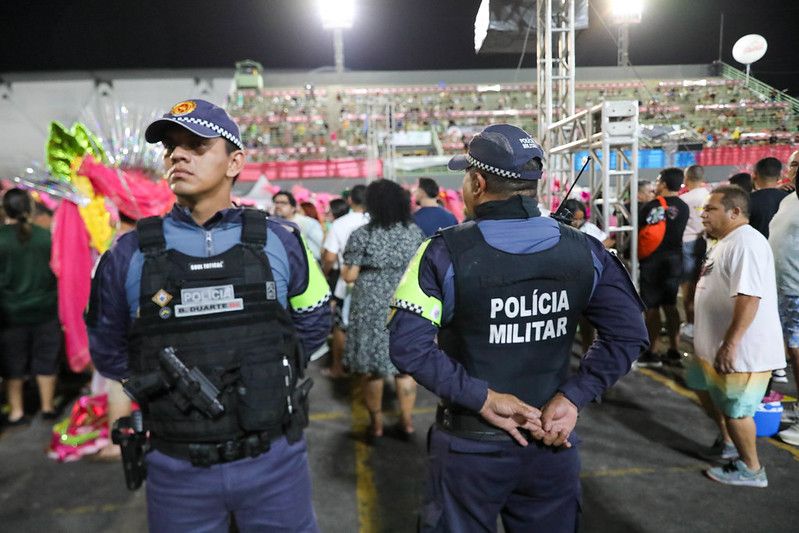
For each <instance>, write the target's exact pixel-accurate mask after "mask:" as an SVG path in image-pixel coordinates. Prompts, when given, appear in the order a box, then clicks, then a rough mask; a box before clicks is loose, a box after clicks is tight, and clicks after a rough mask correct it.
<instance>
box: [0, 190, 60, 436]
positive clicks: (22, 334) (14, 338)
mask: <svg viewBox="0 0 799 533" xmlns="http://www.w3.org/2000/svg"><path fill="white" fill-rule="evenodd" d="M3 210H4V211H5V217H6V218H5V223H6V225H5V226H2V227H0V313H1V314H2V317H1V320H2V330H1V331H0V351H1V352H0V372H2V376H3V378H4V379H5V380H6V395H7V397H8V403H9V405H10V407H11V410H10V412H9V414H8V419H7V424H8V425H11V426H16V425H22V424H25V423H27V422H28V419H27V418H26V417H25V410H24V406H23V402H22V386H23V383H24V381H25V378H26V376H28V375H35V376H36V384H37V385H38V387H39V399H40V400H41V411H42V418H44V419H45V420H52V419H54V418H55V417H56V412H55V406H54V405H53V397H54V394H55V385H56V374H57V369H58V354H59V352H60V350H61V326H60V324H59V322H58V295H57V290H56V279H55V276H54V275H53V272H52V271H51V270H50V232H49V231H47V230H46V229H44V228H41V227H39V226H37V225H34V224H33V223H32V218H33V202H32V201H31V197H30V195H29V194H28V193H27V192H26V191H24V190H22V189H11V190H9V191H8V192H6V193H5V195H4V196H3Z"/></svg>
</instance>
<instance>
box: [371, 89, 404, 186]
mask: <svg viewBox="0 0 799 533" xmlns="http://www.w3.org/2000/svg"><path fill="white" fill-rule="evenodd" d="M396 129H397V128H396V120H395V118H394V101H393V100H392V99H391V98H386V97H383V96H376V97H374V98H371V97H370V98H369V100H368V101H367V104H366V160H367V165H368V166H367V174H366V176H367V178H366V179H367V181H369V182H371V181H372V180H374V179H377V178H378V174H379V172H378V171H379V162H380V161H381V160H382V162H383V178H385V179H388V180H392V181H396V178H397V176H396V168H395V167H396V165H395V162H396V159H397V149H396V146H395V145H394V133H395V131H396Z"/></svg>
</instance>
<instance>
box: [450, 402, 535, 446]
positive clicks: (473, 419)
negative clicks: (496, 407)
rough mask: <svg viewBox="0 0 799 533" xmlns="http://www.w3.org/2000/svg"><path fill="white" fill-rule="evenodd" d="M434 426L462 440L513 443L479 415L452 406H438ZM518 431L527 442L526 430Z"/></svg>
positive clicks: (508, 436)
mask: <svg viewBox="0 0 799 533" xmlns="http://www.w3.org/2000/svg"><path fill="white" fill-rule="evenodd" d="M436 425H437V426H438V427H439V428H441V429H442V430H443V431H446V432H447V433H449V434H451V435H455V436H456V437H461V438H464V439H472V440H484V441H513V437H511V436H510V435H509V434H508V433H507V432H506V431H504V430H502V429H499V428H498V427H496V426H492V425H491V424H489V423H488V422H486V421H485V420H484V419H483V417H481V416H480V415H479V414H477V413H474V412H472V411H467V410H465V409H462V408H458V407H454V406H452V405H445V404H439V405H438V408H437V409H436ZM519 431H520V432H521V433H522V435H524V436H525V437H526V438H527V439H528V440H529V438H530V434H529V432H528V431H527V430H525V429H521V428H520V429H519Z"/></svg>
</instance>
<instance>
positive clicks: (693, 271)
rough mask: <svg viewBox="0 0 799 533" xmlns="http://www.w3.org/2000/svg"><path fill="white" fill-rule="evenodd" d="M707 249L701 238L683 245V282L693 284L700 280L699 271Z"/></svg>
mask: <svg viewBox="0 0 799 533" xmlns="http://www.w3.org/2000/svg"><path fill="white" fill-rule="evenodd" d="M706 249H707V244H706V243H705V240H704V239H703V238H701V237H700V238H698V239H696V240H694V241H688V242H684V243H682V278H681V279H682V281H684V282H691V281H696V280H698V279H699V269H700V267H701V266H702V259H703V258H704V255H705V250H706Z"/></svg>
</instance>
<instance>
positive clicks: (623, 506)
mask: <svg viewBox="0 0 799 533" xmlns="http://www.w3.org/2000/svg"><path fill="white" fill-rule="evenodd" d="M576 362H577V360H576V358H575V364H576ZM323 364H324V361H320V362H317V363H313V364H312V367H311V369H310V371H309V372H310V375H311V376H312V377H313V378H314V380H315V382H316V385H315V386H314V388H313V390H312V398H311V406H312V407H311V408H312V421H311V425H310V428H309V430H308V431H307V433H306V438H307V440H308V445H309V457H310V463H311V470H312V476H313V484H314V485H313V490H314V495H313V496H314V506H315V509H316V514H317V519H318V523H319V526H320V528H321V530H322V531H325V532H355V531H361V532H376V531H385V532H395V531H396V532H405V531H408V532H411V531H415V526H416V513H417V510H418V509H419V504H420V501H421V497H422V490H423V485H424V476H425V433H426V429H427V428H428V427H429V426H430V425H431V424H432V422H433V417H434V408H435V404H436V399H435V398H434V397H433V395H431V394H430V393H429V392H427V391H424V390H422V389H420V391H419V396H418V402H417V409H416V416H415V424H416V427H417V435H416V436H415V437H414V438H413V439H412V440H411V441H410V442H406V441H403V440H400V439H398V438H393V437H391V436H386V437H384V438H383V439H381V440H380V441H378V443H377V444H376V445H374V446H369V445H367V444H366V443H365V442H364V441H363V439H362V438H361V436H362V434H363V431H364V429H365V427H366V424H367V423H368V416H367V413H366V411H365V410H364V408H363V407H362V406H361V404H360V402H359V401H357V400H353V383H352V382H351V381H350V380H346V379H345V380H338V381H331V380H329V379H327V378H325V377H323V376H322V375H321V374H320V368H321V366H322V365H323ZM793 383H794V382H793V379H792V376H791V374H790V372H789V383H788V384H776V385H775V388H776V389H777V390H779V391H780V392H783V393H785V394H788V395H790V396H793V397H795V396H796V390H795V386H794V384H793ZM80 384H81V382H80V381H78V380H77V379H76V378H73V379H72V380H71V381H69V382H67V383H65V385H64V386H62V387H61V388H60V392H61V394H62V396H63V397H64V398H65V400H69V398H70V397H71V395H72V396H74V394H75V393H77V391H78V389H79V388H80ZM395 405H396V402H395V397H394V395H393V390H392V388H390V387H388V388H387V389H386V398H385V409H386V410H387V414H386V425H387V426H389V425H390V424H391V423H393V422H394V421H395V420H396V413H395V412H393V411H392V410H393V409H395ZM786 405H787V404H786ZM50 426H51V424H50V423H45V422H44V421H43V420H41V419H40V418H34V420H33V423H32V424H31V425H30V426H28V427H25V428H21V429H17V428H14V429H3V430H1V431H2V433H0V531H8V532H28V531H31V532H39V531H47V532H62V531H63V532H78V531H80V532H93V531H102V532H106V531H108V532H128V531H131V532H140V531H145V530H146V509H145V498H144V490H140V491H137V492H129V491H127V489H126V488H125V484H124V479H123V473H122V467H121V465H120V464H119V463H103V462H97V461H92V460H90V459H89V458H84V459H82V460H80V461H78V462H73V463H64V464H61V463H56V462H54V461H53V460H51V459H48V458H47V457H46V455H45V449H46V447H47V445H48V443H49V439H50V432H51V427H50ZM578 432H579V434H580V436H581V438H582V441H583V442H582V444H581V445H580V449H581V456H582V463H583V469H582V484H583V516H582V524H581V529H580V530H581V531H583V532H615V531H625V532H658V533H661V532H663V533H665V532H685V531H690V532H715V531H725V532H739V531H740V532H757V531H768V532H783V531H785V532H788V531H797V525H796V519H797V516H798V515H797V511H796V510H795V501H796V494H798V493H799V462H798V461H799V448H796V447H793V446H789V445H786V444H784V443H781V442H780V441H779V440H775V439H771V438H760V439H758V451H759V453H760V458H761V462H762V463H763V464H764V465H765V466H766V470H767V473H768V478H769V486H768V488H765V489H757V488H746V487H728V486H724V485H720V484H718V483H715V482H713V481H711V480H709V479H707V478H706V477H705V476H704V475H703V474H702V471H703V470H704V469H705V468H707V467H708V466H709V465H712V464H715V463H716V461H715V460H714V458H713V457H711V456H709V455H708V447H709V446H710V444H711V443H712V442H713V440H714V438H715V436H716V429H715V427H714V424H713V423H712V422H711V421H710V420H709V419H708V418H707V417H706V416H705V415H704V413H703V411H702V410H701V409H700V408H699V406H698V405H697V404H696V401H695V398H694V397H693V395H692V393H691V392H690V391H688V390H687V389H685V388H684V386H683V383H682V370H681V369H679V368H672V367H665V368H664V369H662V370H646V369H642V370H634V371H633V372H631V373H630V374H629V375H627V376H626V377H624V378H623V379H622V380H620V381H619V383H617V384H616V386H615V387H613V388H612V389H611V390H610V391H609V392H608V393H607V394H606V395H605V397H604V398H603V401H602V403H600V404H591V405H589V406H588V407H586V408H585V409H584V411H583V412H582V413H581V415H580V420H579V422H578Z"/></svg>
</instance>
